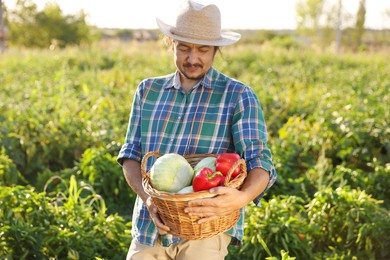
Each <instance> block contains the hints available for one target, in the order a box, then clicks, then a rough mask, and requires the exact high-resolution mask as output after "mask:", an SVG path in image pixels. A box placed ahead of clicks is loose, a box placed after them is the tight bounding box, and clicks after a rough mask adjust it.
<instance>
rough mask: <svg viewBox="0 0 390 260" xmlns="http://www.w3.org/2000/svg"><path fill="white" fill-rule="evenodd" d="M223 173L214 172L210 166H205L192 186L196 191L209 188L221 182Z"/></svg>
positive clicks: (196, 176)
mask: <svg viewBox="0 0 390 260" xmlns="http://www.w3.org/2000/svg"><path fill="white" fill-rule="evenodd" d="M222 177H223V175H222V174H221V173H220V172H213V170H211V169H210V168H207V167H205V168H203V169H202V170H200V171H199V172H198V173H197V174H196V175H195V177H194V180H193V181H192V188H193V189H194V191H201V190H209V189H211V188H214V187H216V186H218V185H219V184H220V183H221V178H222Z"/></svg>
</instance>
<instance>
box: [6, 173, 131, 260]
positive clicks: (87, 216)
mask: <svg viewBox="0 0 390 260" xmlns="http://www.w3.org/2000/svg"><path fill="white" fill-rule="evenodd" d="M0 194H1V198H2V200H1V201H0V205H1V207H0V213H1V214H0V220H1V221H0V223H1V224H0V233H1V234H2V235H1V238H0V243H1V251H0V257H1V258H6V259H31V258H38V259H42V258H56V259H65V258H71V259H91V258H94V257H95V256H98V257H104V258H108V259H123V257H124V256H125V255H126V249H125V248H126V246H125V245H127V244H128V243H129V241H130V235H129V232H127V231H126V230H129V228H130V227H129V226H127V225H126V224H125V222H124V221H123V219H122V218H121V217H120V216H118V215H116V214H115V215H109V216H106V212H105V211H106V209H105V203H104V201H103V200H102V199H101V198H100V197H99V196H98V195H97V194H96V193H95V192H94V191H93V190H92V189H91V188H90V187H88V186H83V187H78V185H77V182H76V179H75V178H74V177H71V179H70V185H69V187H68V190H67V191H66V194H64V193H58V194H57V196H55V197H48V196H47V195H46V194H45V193H44V192H41V193H37V192H35V191H34V189H33V188H31V187H28V186H25V187H24V186H15V187H14V188H9V187H5V188H2V189H0Z"/></svg>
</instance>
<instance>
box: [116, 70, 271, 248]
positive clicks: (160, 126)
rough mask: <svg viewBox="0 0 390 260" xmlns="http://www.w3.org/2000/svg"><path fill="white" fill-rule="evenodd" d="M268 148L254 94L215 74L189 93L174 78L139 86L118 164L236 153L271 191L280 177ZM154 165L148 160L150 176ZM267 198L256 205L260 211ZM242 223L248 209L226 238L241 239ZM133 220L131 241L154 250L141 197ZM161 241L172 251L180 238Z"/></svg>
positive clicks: (153, 234) (150, 223)
mask: <svg viewBox="0 0 390 260" xmlns="http://www.w3.org/2000/svg"><path fill="white" fill-rule="evenodd" d="M266 142H267V130H266V125H265V123H264V118H263V113H262V110H261V106H260V103H259V100H258V99H257V97H256V95H255V94H254V93H253V91H252V89H251V88H249V87H248V86H246V85H244V84H243V83H241V82H238V81H236V80H234V79H231V78H229V77H227V76H225V75H224V74H222V73H220V72H219V71H217V70H215V69H214V68H211V69H210V70H209V71H208V72H207V74H206V75H205V77H204V78H203V79H202V80H201V81H200V82H199V84H196V85H195V86H194V87H193V88H192V89H191V91H190V92H188V93H185V92H184V91H183V89H182V87H181V85H180V80H179V77H178V73H177V72H176V73H173V74H169V75H167V76H164V77H157V78H149V79H146V80H144V81H142V82H141V83H140V84H139V86H138V88H137V92H136V95H135V97H134V101H133V106H132V112H131V115H130V120H129V124H128V129H127V134H126V139H125V143H124V144H123V146H122V149H121V150H120V152H119V155H118V162H119V163H120V164H122V160H123V159H124V158H131V159H134V160H137V161H141V160H142V158H143V156H144V155H145V154H146V153H148V152H150V151H159V152H160V154H165V153H178V154H181V155H185V154H203V153H211V154H220V153H223V152H236V153H238V154H240V156H241V157H242V158H244V159H245V161H246V164H247V170H248V172H249V171H250V170H251V169H253V168H256V167H261V168H263V169H265V170H266V171H268V172H269V173H270V181H269V183H268V186H267V189H268V188H269V187H271V186H272V184H273V183H274V182H275V180H276V171H275V168H274V166H273V164H272V160H271V153H270V150H269V149H268V148H267V146H266ZM154 160H155V158H151V159H149V160H148V163H147V165H146V170H147V171H149V169H150V168H151V166H152V165H153V163H154ZM263 194H264V193H263ZM263 194H261V195H259V197H257V198H256V199H255V201H254V202H255V203H256V205H257V204H258V203H259V201H260V198H261V197H262V196H263ZM243 219H244V208H243V209H241V218H240V220H239V221H238V223H237V224H236V225H235V226H234V227H233V228H232V229H230V230H228V231H227V232H226V233H227V234H229V235H231V236H232V237H233V238H236V241H241V240H242V238H243V226H244V220H243ZM132 220H133V225H132V226H133V230H132V235H133V239H136V240H137V241H138V242H140V243H142V244H146V245H154V244H155V242H156V240H157V237H158V233H157V229H156V227H155V225H154V223H153V221H152V220H151V218H150V216H149V212H148V211H147V209H146V207H145V205H144V204H143V203H142V200H141V199H140V198H139V197H137V199H136V203H135V206H134V213H133V218H132ZM161 241H162V244H163V245H164V246H169V245H171V244H173V243H176V242H179V241H180V238H177V237H173V236H172V235H164V236H162V237H161Z"/></svg>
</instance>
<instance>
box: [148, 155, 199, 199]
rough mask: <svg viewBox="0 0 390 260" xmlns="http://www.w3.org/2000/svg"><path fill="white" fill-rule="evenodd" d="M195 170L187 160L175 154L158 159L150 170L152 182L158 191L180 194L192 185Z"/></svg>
mask: <svg viewBox="0 0 390 260" xmlns="http://www.w3.org/2000/svg"><path fill="white" fill-rule="evenodd" d="M193 177H194V169H193V168H192V166H191V165H190V164H189V163H188V162H187V160H186V159H185V158H184V157H183V156H181V155H179V154H175V153H168V154H164V155H163V156H161V157H159V158H157V160H156V162H155V163H154V164H153V166H152V168H151V169H150V181H151V184H152V186H153V188H155V189H156V190H159V191H167V192H178V191H179V190H181V189H183V188H184V187H186V186H188V185H190V184H191V182H192V179H193Z"/></svg>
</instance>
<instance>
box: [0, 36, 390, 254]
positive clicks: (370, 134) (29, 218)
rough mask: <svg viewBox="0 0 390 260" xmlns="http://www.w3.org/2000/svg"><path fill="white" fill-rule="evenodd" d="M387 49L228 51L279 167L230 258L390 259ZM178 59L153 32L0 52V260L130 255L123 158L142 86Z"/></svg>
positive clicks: (250, 47)
mask: <svg viewBox="0 0 390 260" xmlns="http://www.w3.org/2000/svg"><path fill="white" fill-rule="evenodd" d="M388 56H389V54H388V53H377V54H374V53H360V54H341V55H338V56H336V55H334V54H329V53H315V52H312V51H310V50H307V49H304V48H299V47H295V48H290V49H283V48H277V47H273V46H271V45H266V44H265V45H262V46H259V45H255V44H243V43H241V44H237V45H236V46H231V47H227V48H224V49H222V55H219V56H218V57H217V59H216V62H215V67H216V68H218V69H220V70H221V71H223V72H224V73H225V74H227V75H229V76H232V77H235V78H237V79H239V80H241V81H243V82H245V83H247V84H248V85H250V86H251V87H252V88H253V89H254V90H255V91H256V93H257V94H258V96H259V98H260V100H261V103H262V106H263V110H264V113H265V118H266V122H267V125H268V129H269V134H270V136H269V137H270V148H271V150H272V152H273V156H274V162H275V165H276V168H277V171H278V175H279V179H278V181H277V183H276V184H275V185H274V186H273V188H271V189H270V190H269V191H268V193H267V194H266V195H265V197H264V199H263V200H262V202H261V207H255V206H254V205H249V206H247V215H246V220H245V223H246V232H245V240H244V243H243V245H242V246H240V247H233V246H232V247H230V248H229V251H230V254H229V256H228V259H285V260H287V259H293V258H294V257H295V258H296V259H364V260H366V259H390V236H389V234H390V200H389V198H390V124H389V118H390V106H389V104H390V63H389V60H388ZM173 70H174V65H173V58H172V53H170V52H169V51H167V50H166V49H165V47H164V46H163V45H162V44H160V43H155V42H146V43H132V42H128V43H112V42H111V43H99V44H97V45H96V46H93V47H91V48H81V47H80V48H67V49H64V50H54V51H49V50H24V49H10V50H8V51H7V52H5V53H3V54H1V55H0V90H1V91H0V185H1V186H0V198H1V199H0V259H124V257H125V255H126V252H127V249H128V246H129V244H130V241H131V234H130V229H131V214H132V207H133V201H134V198H135V197H134V193H133V192H132V191H131V189H130V188H129V187H128V186H127V184H126V182H125V180H124V177H123V175H122V170H121V168H120V166H119V165H118V164H117V163H116V156H117V153H118V151H119V149H120V146H121V143H122V142H123V141H124V135H125V131H126V129H127V120H128V114H129V111H130V107H131V102H132V98H133V95H134V91H135V88H136V86H137V84H138V83H139V82H140V80H142V79H143V78H145V77H150V76H158V75H162V74H166V73H170V72H172V71H173Z"/></svg>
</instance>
